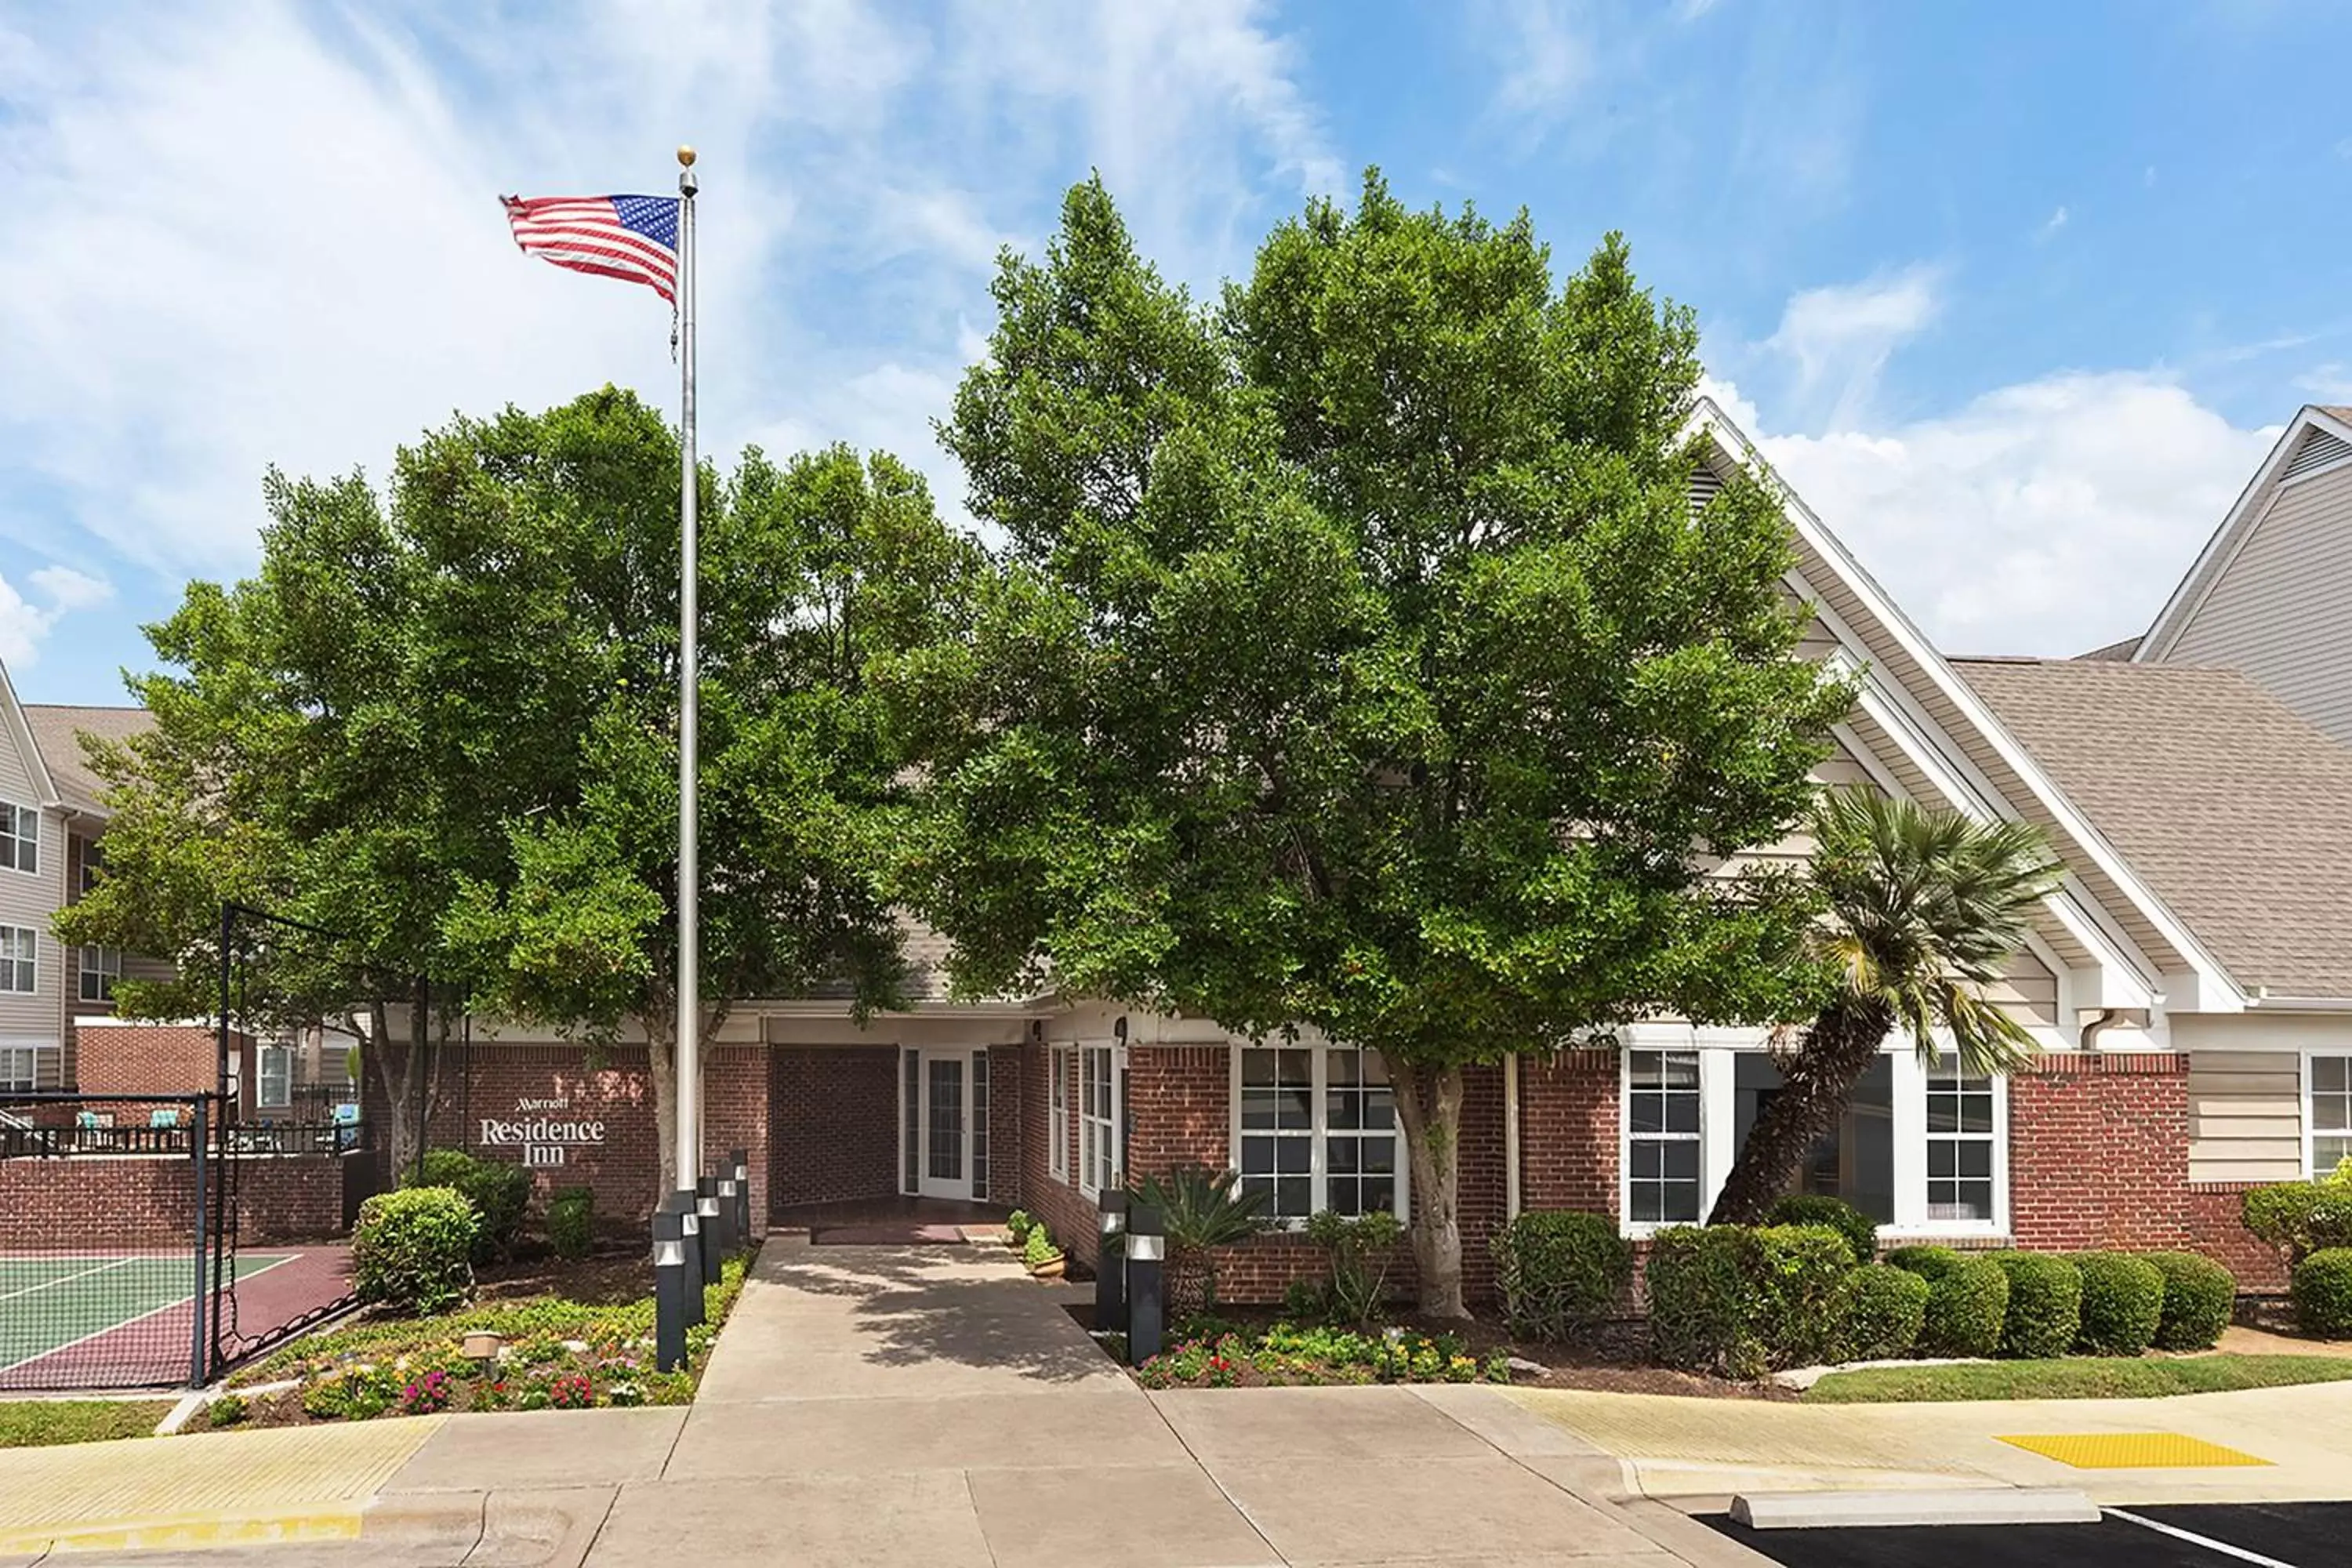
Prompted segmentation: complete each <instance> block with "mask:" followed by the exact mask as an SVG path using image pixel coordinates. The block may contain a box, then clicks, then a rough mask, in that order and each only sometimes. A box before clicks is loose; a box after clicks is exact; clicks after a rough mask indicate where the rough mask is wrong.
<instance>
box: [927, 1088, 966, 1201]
mask: <svg viewBox="0 0 2352 1568" xmlns="http://www.w3.org/2000/svg"><path fill="white" fill-rule="evenodd" d="M918 1081H919V1084H920V1086H921V1094H922V1106H921V1108H920V1110H921V1113H920V1115H919V1116H918V1117H917V1119H916V1126H917V1128H918V1129H919V1131H920V1135H921V1138H922V1149H921V1155H922V1159H921V1165H920V1169H921V1180H920V1181H919V1184H917V1189H916V1190H917V1191H919V1193H921V1194H922V1195H923V1196H925V1197H927V1198H960V1199H962V1200H965V1201H967V1202H969V1201H970V1200H971V1056H970V1054H969V1053H968V1052H964V1051H925V1052H923V1053H922V1072H921V1074H920V1077H919V1080H918Z"/></svg>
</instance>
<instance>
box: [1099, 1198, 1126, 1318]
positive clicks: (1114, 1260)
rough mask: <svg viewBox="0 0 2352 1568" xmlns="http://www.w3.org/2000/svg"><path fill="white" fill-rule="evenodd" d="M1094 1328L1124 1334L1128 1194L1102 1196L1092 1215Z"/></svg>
mask: <svg viewBox="0 0 2352 1568" xmlns="http://www.w3.org/2000/svg"><path fill="white" fill-rule="evenodd" d="M1095 1327H1096V1329H1097V1330H1098V1331H1108V1332H1111V1333H1124V1332H1126V1331H1127V1194H1125V1193H1105V1194H1103V1195H1102V1203H1101V1205H1100V1207H1098V1208H1097V1210H1096V1212H1095Z"/></svg>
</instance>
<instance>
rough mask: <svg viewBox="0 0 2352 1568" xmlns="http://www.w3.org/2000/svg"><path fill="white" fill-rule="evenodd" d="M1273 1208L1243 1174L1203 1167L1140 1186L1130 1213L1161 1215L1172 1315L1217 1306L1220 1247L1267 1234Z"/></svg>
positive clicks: (1163, 1282)
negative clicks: (1247, 1184) (1143, 1211)
mask: <svg viewBox="0 0 2352 1568" xmlns="http://www.w3.org/2000/svg"><path fill="white" fill-rule="evenodd" d="M1271 1204H1272V1199H1271V1197H1270V1196H1269V1195H1268V1194H1266V1193H1265V1192H1263V1191H1260V1190H1257V1189H1255V1188H1249V1189H1244V1187H1243V1186H1242V1185H1241V1177H1240V1175H1239V1174H1238V1173H1234V1172H1232V1171H1213V1170H1211V1169H1210V1168H1209V1167H1208V1166H1206V1165H1202V1164H1198V1163H1187V1164H1181V1165H1177V1166H1174V1167H1173V1168H1171V1169H1170V1170H1168V1171H1166V1172H1164V1173H1162V1172H1156V1173H1152V1174H1150V1175H1147V1176H1145V1177H1144V1178H1143V1179H1142V1180H1141V1181H1139V1182H1138V1183H1136V1184H1135V1187H1134V1191H1133V1193H1132V1194H1131V1195H1130V1196H1129V1213H1132V1212H1134V1210H1135V1209H1137V1208H1152V1209H1157V1210H1159V1211H1160V1222H1161V1223H1160V1228H1161V1233H1162V1234H1163V1235H1164V1236H1165V1237H1167V1244H1166V1246H1167V1258H1166V1261H1165V1262H1164V1263H1163V1264H1162V1266H1161V1271H1160V1288H1161V1289H1163V1290H1165V1291H1166V1292H1167V1296H1168V1310H1170V1311H1171V1312H1205V1311H1208V1310H1211V1309H1212V1308H1213V1307H1215V1306H1216V1304H1217V1249H1218V1248H1219V1247H1231V1246H1233V1245H1234V1243H1236V1242H1242V1241H1247V1240H1248V1239H1249V1238H1250V1237H1253V1236H1255V1235H1256V1234H1257V1233H1258V1232H1260V1231H1262V1230H1264V1229H1265V1227H1266V1224H1267V1221H1266V1217H1265V1211H1266V1209H1267V1208H1268V1207H1269V1206H1271ZM1384 1272H1385V1270H1384Z"/></svg>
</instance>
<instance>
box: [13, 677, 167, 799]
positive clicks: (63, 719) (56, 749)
mask: <svg viewBox="0 0 2352 1568" xmlns="http://www.w3.org/2000/svg"><path fill="white" fill-rule="evenodd" d="M25 723H26V726H27V727H28V728H29V729H31V731H33V743H34V744H35V745H37V746H38V747H39V748H40V749H41V761H43V762H44V763H47V764H48V767H49V777H50V779H51V780H53V781H54V782H55V783H56V784H57V786H58V797H59V798H60V799H62V800H63V801H64V802H65V803H66V804H67V805H70V806H73V807H76V808H77V809H79V810H82V811H98V812H102V811H104V810H105V809H106V807H105V805H103V804H102V803H101V802H100V799H99V795H100V793H101V792H103V791H104V790H105V788H106V784H105V781H104V780H102V779H100V777H99V776H98V775H97V774H96V773H91V772H90V771H89V763H88V762H87V761H85V760H84V759H83V757H82V754H81V741H80V735H81V732H82V731H85V730H86V731H89V732H90V733H91V734H94V735H98V736H101V737H103V738H104V739H107V740H110V741H120V740H122V739H124V738H125V737H127V736H131V735H137V734H143V733H144V732H145V731H149V730H152V729H153V728H154V727H155V716H154V715H153V714H152V713H150V712H148V711H147V710H145V709H144V708H75V707H68V706H64V705H62V704H58V703H52V702H27V703H26V704H25Z"/></svg>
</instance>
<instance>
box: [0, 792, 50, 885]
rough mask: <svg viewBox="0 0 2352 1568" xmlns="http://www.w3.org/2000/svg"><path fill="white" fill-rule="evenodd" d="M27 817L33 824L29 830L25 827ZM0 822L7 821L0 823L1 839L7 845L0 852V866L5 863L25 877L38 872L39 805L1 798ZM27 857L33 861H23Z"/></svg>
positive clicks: (39, 864)
mask: <svg viewBox="0 0 2352 1568" xmlns="http://www.w3.org/2000/svg"><path fill="white" fill-rule="evenodd" d="M28 821H29V822H30V823H31V825H32V832H31V833H29V834H27V833H26V831H25V826H26V823H27V822H28ZM0 823H5V825H6V826H0V841H5V843H6V844H7V846H8V847H7V850H6V852H5V856H0V867H5V868H7V869H9V870H11V871H16V872H18V873H20V874H22V875H24V876H27V877H37V876H39V875H40V874H41V812H40V808H39V807H38V806H32V805H17V804H16V802H15V801H13V800H0ZM28 850H29V852H28ZM27 860H30V861H31V862H32V864H30V865H26V861H27Z"/></svg>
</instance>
